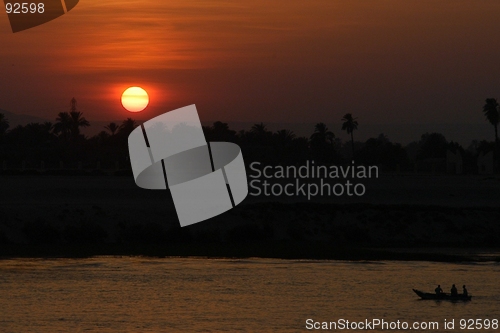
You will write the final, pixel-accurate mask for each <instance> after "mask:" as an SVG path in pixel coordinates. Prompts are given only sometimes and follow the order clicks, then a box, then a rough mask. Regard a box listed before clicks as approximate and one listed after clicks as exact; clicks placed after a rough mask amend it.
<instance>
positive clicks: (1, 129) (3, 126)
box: [0, 113, 9, 135]
mask: <svg viewBox="0 0 500 333" xmlns="http://www.w3.org/2000/svg"><path fill="white" fill-rule="evenodd" d="M8 128H9V121H8V120H7V118H5V115H4V114H3V113H0V135H3V134H5V132H6V131H7V129H8Z"/></svg>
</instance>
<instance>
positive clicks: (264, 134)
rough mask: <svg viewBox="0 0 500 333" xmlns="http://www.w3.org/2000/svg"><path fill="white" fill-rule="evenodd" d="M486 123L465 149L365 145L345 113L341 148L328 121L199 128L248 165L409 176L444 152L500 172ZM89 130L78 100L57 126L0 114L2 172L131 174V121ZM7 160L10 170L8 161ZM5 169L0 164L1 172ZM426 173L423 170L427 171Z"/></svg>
mask: <svg viewBox="0 0 500 333" xmlns="http://www.w3.org/2000/svg"><path fill="white" fill-rule="evenodd" d="M483 112H484V115H485V116H486V119H487V120H488V121H489V122H490V123H491V124H492V125H493V126H494V129H495V141H494V142H489V141H481V142H477V141H473V142H472V143H471V145H470V146H469V147H468V148H467V149H464V148H463V147H462V146H461V145H459V144H458V143H456V142H453V141H451V142H449V141H447V140H446V138H445V137H444V136H443V135H442V134H440V133H425V134H423V135H422V136H421V138H420V139H419V140H418V141H414V142H411V143H410V144H408V145H406V146H405V147H403V146H402V145H401V144H399V143H393V142H391V141H390V140H389V138H388V137H387V136H386V135H384V134H380V135H379V136H378V137H376V138H370V139H368V140H366V141H365V142H355V141H354V131H356V130H357V129H358V126H359V123H358V120H357V118H355V117H353V115H352V114H350V113H347V114H345V115H344V116H343V117H342V118H341V121H342V127H341V130H342V131H346V132H347V134H348V135H349V136H350V142H346V143H343V142H342V140H340V139H339V138H338V137H336V136H335V134H334V132H333V131H332V130H331V129H329V128H328V127H327V125H326V124H325V123H317V124H316V125H315V126H314V128H313V129H312V134H311V135H310V136H309V137H303V136H296V135H295V133H293V132H292V131H290V130H288V129H282V130H278V131H276V132H272V131H270V130H268V129H267V127H266V125H265V124H264V123H257V124H255V125H253V126H252V127H251V128H250V130H241V131H239V132H236V131H234V130H232V129H230V128H229V125H228V124H227V123H223V122H220V121H216V122H215V123H213V125H212V126H203V131H204V132H205V137H206V139H207V141H227V142H234V143H236V144H238V145H239V146H240V147H241V149H242V151H243V156H244V159H245V161H246V162H247V163H251V162H253V161H259V162H262V163H266V164H270V165H300V164H304V163H305V162H306V161H307V160H314V161H315V162H316V163H323V164H342V163H349V164H350V162H351V160H353V159H354V160H355V161H356V163H359V164H365V165H378V166H380V167H381V169H382V171H386V172H387V171H389V172H391V171H414V170H415V169H416V167H415V166H416V165H417V164H418V163H419V161H423V160H428V159H443V158H444V157H445V156H446V152H447V151H448V150H450V151H451V152H453V153H457V152H459V153H460V154H461V156H462V157H463V163H464V171H465V172H466V173H477V171H478V170H477V162H476V161H477V156H478V155H479V154H481V153H482V154H486V153H488V152H490V151H494V152H495V153H494V160H495V161H496V168H497V170H498V160H499V159H498V156H499V153H498V151H499V140H498V124H499V121H500V117H499V104H498V102H497V101H496V99H493V98H488V99H486V103H485V105H484V106H483ZM88 126H91V124H90V122H89V121H88V120H87V119H85V117H84V116H83V113H82V112H80V111H78V110H77V101H76V99H75V98H73V99H72V100H71V102H70V110H69V112H60V113H59V114H58V115H57V117H56V118H55V123H52V122H45V123H30V124H27V125H25V126H21V125H19V126H16V127H14V128H11V129H10V127H9V121H8V119H6V118H5V116H4V115H3V114H1V113H0V161H4V165H3V168H4V169H5V168H6V169H9V168H10V169H19V168H21V165H22V168H33V169H37V168H39V167H40V163H41V161H43V164H44V166H45V167H46V168H51V167H52V168H56V167H58V166H59V167H60V168H77V167H80V168H82V169H87V170H88V169H96V168H98V166H99V167H102V168H121V169H130V162H129V156H128V146H127V139H128V136H129V134H130V133H131V132H132V131H133V130H134V128H136V127H137V126H139V123H138V122H137V121H135V120H134V119H132V118H127V119H125V120H123V121H122V122H121V124H117V123H115V122H111V123H109V124H107V125H106V126H104V128H103V130H102V131H101V132H100V133H98V134H97V135H94V136H92V137H86V136H84V135H83V134H82V133H81V129H82V128H85V127H88ZM7 162H8V165H6V163H7ZM1 169H2V167H1V165H0V170H1ZM424 171H425V170H424Z"/></svg>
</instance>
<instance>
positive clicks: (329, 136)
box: [311, 123, 335, 145]
mask: <svg viewBox="0 0 500 333" xmlns="http://www.w3.org/2000/svg"><path fill="white" fill-rule="evenodd" d="M334 138H335V135H334V134H333V132H332V131H330V130H329V129H328V127H327V126H326V124H325V123H317V124H316V126H314V133H313V134H312V135H311V143H313V144H316V145H324V144H325V143H327V144H332V143H333V139H334Z"/></svg>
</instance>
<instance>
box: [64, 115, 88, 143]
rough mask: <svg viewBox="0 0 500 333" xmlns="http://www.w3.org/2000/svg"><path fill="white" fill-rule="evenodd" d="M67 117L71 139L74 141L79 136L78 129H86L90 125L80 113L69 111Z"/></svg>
mask: <svg viewBox="0 0 500 333" xmlns="http://www.w3.org/2000/svg"><path fill="white" fill-rule="evenodd" d="M69 115H70V118H71V137H72V138H73V140H76V139H77V138H78V137H79V136H80V127H88V126H90V123H89V122H88V120H87V119H85V117H84V116H83V113H82V112H79V111H71V112H70V113H69Z"/></svg>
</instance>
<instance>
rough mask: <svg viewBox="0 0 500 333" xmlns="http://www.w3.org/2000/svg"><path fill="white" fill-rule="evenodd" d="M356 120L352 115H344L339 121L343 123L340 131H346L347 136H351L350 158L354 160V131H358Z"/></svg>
mask: <svg viewBox="0 0 500 333" xmlns="http://www.w3.org/2000/svg"><path fill="white" fill-rule="evenodd" d="M356 119H358V118H353V117H352V114H350V113H346V114H345V115H344V117H343V118H342V119H341V120H342V121H343V122H344V123H343V124H342V130H343V131H346V132H347V134H351V147H352V156H353V158H354V134H353V133H354V131H355V130H357V129H358V122H357V121H356Z"/></svg>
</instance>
